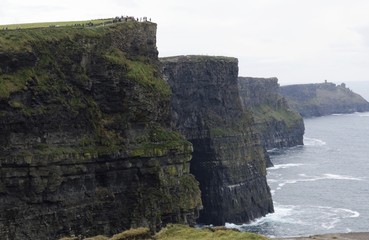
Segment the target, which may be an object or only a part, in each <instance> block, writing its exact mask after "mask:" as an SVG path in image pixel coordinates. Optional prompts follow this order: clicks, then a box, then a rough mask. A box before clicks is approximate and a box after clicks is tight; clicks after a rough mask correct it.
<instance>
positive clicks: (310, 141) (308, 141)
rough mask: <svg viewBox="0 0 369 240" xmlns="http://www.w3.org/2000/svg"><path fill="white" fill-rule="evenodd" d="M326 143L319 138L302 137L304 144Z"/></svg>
mask: <svg viewBox="0 0 369 240" xmlns="http://www.w3.org/2000/svg"><path fill="white" fill-rule="evenodd" d="M326 144H327V143H326V142H324V141H323V140H321V139H317V138H308V137H304V145H305V146H324V145H326Z"/></svg>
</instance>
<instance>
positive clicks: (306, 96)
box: [281, 82, 369, 117]
mask: <svg viewBox="0 0 369 240" xmlns="http://www.w3.org/2000/svg"><path fill="white" fill-rule="evenodd" d="M281 94H282V95H283V96H285V97H286V98H287V100H288V104H289V105H290V106H291V108H292V109H294V110H295V111H297V112H299V113H300V114H301V115H302V116H303V117H318V116H325V115H330V114H335V113H336V114H340V113H354V112H365V111H369V103H368V102H367V101H366V100H365V99H364V98H363V97H361V96H360V95H358V94H356V93H354V92H353V91H351V90H350V89H348V88H346V85H345V84H341V85H337V86H336V84H334V83H329V82H325V83H316V84H296V85H289V86H282V87H281Z"/></svg>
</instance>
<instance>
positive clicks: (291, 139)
mask: <svg viewBox="0 0 369 240" xmlns="http://www.w3.org/2000/svg"><path fill="white" fill-rule="evenodd" d="M238 86H239V89H240V96H241V100H242V103H243V107H244V108H245V109H248V110H250V111H251V112H252V113H253V116H254V120H255V128H256V129H257V131H258V132H259V134H260V136H261V140H262V142H263V144H264V146H265V147H266V148H267V149H272V148H280V147H293V146H296V145H302V144H303V135H304V131H305V128H304V123H303V120H302V117H301V116H300V114H299V113H297V112H296V111H293V110H292V109H291V108H290V107H289V105H288V104H287V100H286V99H285V98H284V97H283V96H281V95H280V94H279V84H278V79H277V78H251V77H239V78H238Z"/></svg>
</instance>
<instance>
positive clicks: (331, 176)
mask: <svg viewBox="0 0 369 240" xmlns="http://www.w3.org/2000/svg"><path fill="white" fill-rule="evenodd" d="M323 176H324V178H323V179H332V180H351V181H362V180H364V179H363V178H357V177H351V176H345V175H337V174H331V173H326V174H324V175H323Z"/></svg>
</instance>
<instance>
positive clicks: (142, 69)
mask: <svg viewBox="0 0 369 240" xmlns="http://www.w3.org/2000/svg"><path fill="white" fill-rule="evenodd" d="M127 77H128V78H130V79H132V80H135V81H136V82H138V83H139V84H141V85H143V86H148V87H151V88H153V90H154V91H157V92H158V93H160V94H161V95H162V96H164V97H169V96H170V94H171V90H170V87H169V84H168V83H167V82H165V81H164V80H163V79H161V78H160V77H159V73H158V72H157V70H156V69H155V68H154V66H153V65H151V64H147V63H143V62H141V61H128V74H127Z"/></svg>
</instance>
